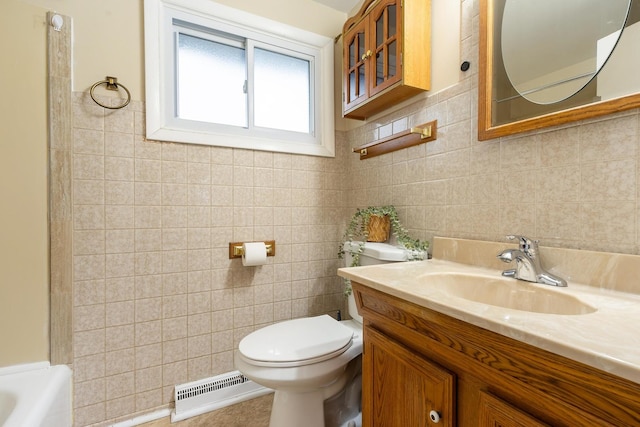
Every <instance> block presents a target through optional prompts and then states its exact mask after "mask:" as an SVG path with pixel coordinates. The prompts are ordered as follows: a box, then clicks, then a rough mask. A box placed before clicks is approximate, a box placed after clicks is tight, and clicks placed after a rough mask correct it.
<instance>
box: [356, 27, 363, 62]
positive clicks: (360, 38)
mask: <svg viewBox="0 0 640 427" xmlns="http://www.w3.org/2000/svg"><path fill="white" fill-rule="evenodd" d="M357 37H358V52H356V62H357V61H361V60H362V54H363V53H364V33H358V36H357Z"/></svg>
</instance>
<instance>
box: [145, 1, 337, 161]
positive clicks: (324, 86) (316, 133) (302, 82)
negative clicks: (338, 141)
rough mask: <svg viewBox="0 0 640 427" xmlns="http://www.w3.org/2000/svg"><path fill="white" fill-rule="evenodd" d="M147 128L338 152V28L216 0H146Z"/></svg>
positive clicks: (289, 149)
mask: <svg viewBox="0 0 640 427" xmlns="http://www.w3.org/2000/svg"><path fill="white" fill-rule="evenodd" d="M143 3H144V35H145V37H144V41H145V88H146V90H145V97H146V123H145V125H146V126H145V130H146V137H147V138H148V139H150V140H158V141H171V142H183V143H187V144H199V145H212V146H219V147H234V148H240V149H248V150H263V151H273V152H283V153H295V154H305V155H312V156H324V157H333V156H335V127H334V111H333V107H334V102H333V95H334V91H333V75H334V68H333V57H334V41H333V37H327V36H324V35H320V34H315V33H312V32H310V31H304V30H301V29H299V28H296V27H292V26H289V25H287V24H284V23H278V25H274V21H273V20H270V19H266V18H264V17H261V16H258V15H254V14H251V13H249V12H246V11H243V10H239V9H235V8H234V7H231V6H227V5H223V4H220V3H217V2H216V1H215V0H144V2H143Z"/></svg>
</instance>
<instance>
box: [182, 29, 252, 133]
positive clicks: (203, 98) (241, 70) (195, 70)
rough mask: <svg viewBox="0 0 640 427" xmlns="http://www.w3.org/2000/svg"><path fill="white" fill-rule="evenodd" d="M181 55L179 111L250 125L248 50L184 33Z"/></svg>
mask: <svg viewBox="0 0 640 427" xmlns="http://www.w3.org/2000/svg"><path fill="white" fill-rule="evenodd" d="M177 57H178V60H177V61H178V64H177V80H178V82H177V94H176V98H177V106H176V107H177V112H176V115H177V116H178V117H180V118H181V119H187V120H198V121H202V122H209V123H219V124H224V125H232V126H242V127H246V126H247V95H246V93H245V91H244V82H245V80H246V62H245V50H244V49H243V48H239V47H234V46H229V45H226V44H223V43H217V42H214V41H211V40H205V39H202V38H199V37H193V36H189V35H186V34H182V33H180V34H178V55H177ZM220 99H224V102H211V100H220Z"/></svg>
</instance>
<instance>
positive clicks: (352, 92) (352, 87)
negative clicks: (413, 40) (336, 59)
mask: <svg viewBox="0 0 640 427" xmlns="http://www.w3.org/2000/svg"><path fill="white" fill-rule="evenodd" d="M356 90H357V86H356V72H355V71H351V72H349V99H347V102H351V101H353V100H354V99H356V97H357V96H358V94H357V93H356Z"/></svg>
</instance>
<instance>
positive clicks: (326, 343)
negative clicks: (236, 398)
mask: <svg viewBox="0 0 640 427" xmlns="http://www.w3.org/2000/svg"><path fill="white" fill-rule="evenodd" d="M352 337H353V331H352V330H351V329H349V328H347V327H346V326H344V325H342V324H341V323H340V322H338V321H337V320H335V319H334V318H333V317H331V316H329V315H327V314H324V315H322V316H315V317H304V318H300V319H293V320H286V321H284V322H279V323H275V324H273V325H269V326H266V327H264V328H262V329H258V330H257V331H254V332H252V333H250V334H249V335H247V336H246V337H244V338H243V339H242V340H241V341H240V344H239V345H238V350H239V351H240V353H242V354H243V355H244V356H245V357H247V358H250V359H253V360H257V361H263V362H296V361H303V360H307V359H314V358H317V357H320V356H324V355H325V354H328V353H332V352H335V351H336V350H339V349H341V348H343V347H344V346H346V345H347V344H349V342H350V341H351V339H352Z"/></svg>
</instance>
